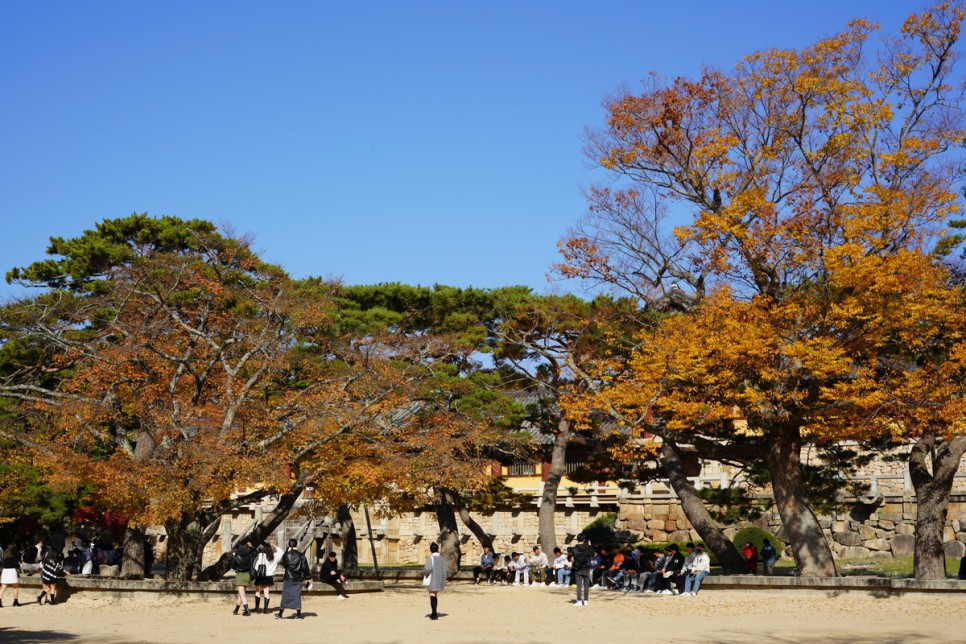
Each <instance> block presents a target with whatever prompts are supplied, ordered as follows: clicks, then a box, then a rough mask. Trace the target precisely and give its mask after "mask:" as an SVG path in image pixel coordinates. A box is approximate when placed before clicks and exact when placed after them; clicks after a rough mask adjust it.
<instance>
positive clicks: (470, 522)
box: [452, 492, 493, 552]
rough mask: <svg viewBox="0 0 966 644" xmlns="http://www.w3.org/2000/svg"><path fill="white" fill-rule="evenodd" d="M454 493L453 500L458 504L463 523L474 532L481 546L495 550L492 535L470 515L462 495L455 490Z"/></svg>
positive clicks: (457, 509) (457, 508) (458, 511)
mask: <svg viewBox="0 0 966 644" xmlns="http://www.w3.org/2000/svg"><path fill="white" fill-rule="evenodd" d="M452 494H453V502H454V503H455V504H456V511H457V513H458V514H459V515H460V521H462V522H463V525H465V526H466V527H467V528H469V530H470V532H472V533H473V536H475V537H476V540H477V541H479V542H480V545H481V546H486V547H487V548H489V549H490V552H493V539H491V538H490V535H489V534H487V532H486V530H484V529H483V526H481V525H480V524H479V523H477V522H476V520H475V519H474V518H473V517H471V516H470V511H469V510H468V509H467V508H466V504H465V503H463V499H462V498H461V497H460V495H459V494H457V493H456V492H453V493H452Z"/></svg>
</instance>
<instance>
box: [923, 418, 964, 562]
mask: <svg viewBox="0 0 966 644" xmlns="http://www.w3.org/2000/svg"><path fill="white" fill-rule="evenodd" d="M964 453H966V436H957V437H956V438H955V439H953V440H952V441H946V442H942V443H940V444H939V445H938V446H937V445H936V437H935V434H934V433H932V432H926V433H924V434H923V436H922V438H920V439H919V440H918V441H917V442H916V444H915V445H914V446H913V448H912V452H911V453H910V454H909V477H910V478H911V479H912V485H913V487H914V488H915V490H916V508H917V509H916V546H915V551H914V553H913V574H914V575H915V577H916V579H920V580H934V579H945V578H946V552H945V550H944V549H943V530H944V528H945V527H946V516H947V511H948V509H949V493H950V491H951V490H952V487H953V477H954V476H955V475H956V471H957V470H958V469H959V461H960V459H961V458H962V457H963V454H964ZM930 461H931V462H932V471H931V472H930V467H929V465H930Z"/></svg>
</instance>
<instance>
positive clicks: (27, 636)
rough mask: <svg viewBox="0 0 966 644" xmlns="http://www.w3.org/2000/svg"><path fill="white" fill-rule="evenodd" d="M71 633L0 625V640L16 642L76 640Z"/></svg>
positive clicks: (36, 643)
mask: <svg viewBox="0 0 966 644" xmlns="http://www.w3.org/2000/svg"><path fill="white" fill-rule="evenodd" d="M76 639H77V636H76V635H74V634H73V633H64V632H62V631H25V630H21V629H19V628H13V627H11V626H0V642H17V643H18V644H41V643H42V642H66V641H69V640H76Z"/></svg>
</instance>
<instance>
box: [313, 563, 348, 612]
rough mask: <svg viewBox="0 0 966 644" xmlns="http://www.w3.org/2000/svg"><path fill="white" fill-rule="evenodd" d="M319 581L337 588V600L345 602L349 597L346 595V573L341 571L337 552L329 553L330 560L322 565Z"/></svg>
mask: <svg viewBox="0 0 966 644" xmlns="http://www.w3.org/2000/svg"><path fill="white" fill-rule="evenodd" d="M319 581H321V582H323V583H326V584H329V585H330V586H332V587H333V588H335V598H336V599H337V600H339V601H345V600H346V599H349V597H348V596H347V595H346V594H345V586H344V584H345V582H346V578H345V573H344V572H342V571H341V570H339V560H338V558H337V556H336V554H335V550H333V551H331V552H330V553H329V556H328V558H327V559H326V560H325V561H324V562H323V563H322V570H320V571H319Z"/></svg>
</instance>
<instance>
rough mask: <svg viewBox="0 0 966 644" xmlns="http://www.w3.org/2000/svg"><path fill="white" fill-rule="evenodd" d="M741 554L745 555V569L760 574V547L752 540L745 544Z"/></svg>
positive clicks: (750, 572)
mask: <svg viewBox="0 0 966 644" xmlns="http://www.w3.org/2000/svg"><path fill="white" fill-rule="evenodd" d="M741 554H742V555H744V557H745V570H747V571H748V573H749V574H751V575H757V574H758V548H757V547H756V546H755V544H753V543H752V542H750V541H749V542H748V543H746V544H745V547H744V548H742V549H741Z"/></svg>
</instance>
